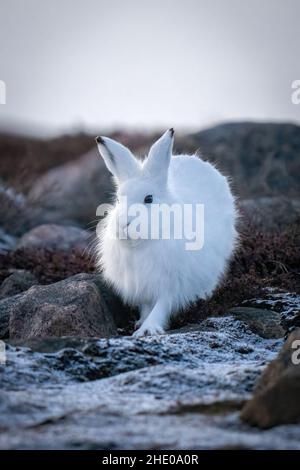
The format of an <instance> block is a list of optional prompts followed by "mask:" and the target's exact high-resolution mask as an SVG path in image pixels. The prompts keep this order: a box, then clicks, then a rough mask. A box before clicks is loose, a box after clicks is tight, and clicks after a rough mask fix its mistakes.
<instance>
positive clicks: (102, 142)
mask: <svg viewBox="0 0 300 470" xmlns="http://www.w3.org/2000/svg"><path fill="white" fill-rule="evenodd" d="M95 141H96V142H97V144H102V145H104V140H103V139H102V137H100V136H98V137H96V138H95Z"/></svg>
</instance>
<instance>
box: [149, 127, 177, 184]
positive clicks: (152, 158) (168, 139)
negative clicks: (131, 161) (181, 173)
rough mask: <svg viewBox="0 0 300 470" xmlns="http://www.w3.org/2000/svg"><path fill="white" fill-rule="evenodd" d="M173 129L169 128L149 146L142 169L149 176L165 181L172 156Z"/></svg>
mask: <svg viewBox="0 0 300 470" xmlns="http://www.w3.org/2000/svg"><path fill="white" fill-rule="evenodd" d="M173 136H174V129H169V130H167V132H165V133H164V134H163V135H162V136H161V138H160V139H158V140H157V141H156V142H155V143H154V144H153V145H152V147H151V149H150V152H149V155H148V158H147V160H146V162H145V164H144V169H145V170H146V171H147V173H149V174H150V175H151V176H154V177H159V178H161V179H162V181H163V182H165V181H167V177H168V169H169V165H170V160H171V156H172V149H173V140H174V139H173Z"/></svg>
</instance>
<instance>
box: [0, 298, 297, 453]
mask: <svg viewBox="0 0 300 470" xmlns="http://www.w3.org/2000/svg"><path fill="white" fill-rule="evenodd" d="M295 301H298V299H295ZM290 307H291V305H290ZM282 312H283V310H282ZM282 343H283V339H264V338H262V337H260V336H258V335H256V334H254V333H252V332H251V331H250V329H249V327H248V326H247V325H246V324H244V323H242V322H240V321H238V320H236V319H235V318H234V317H233V316H227V317H219V318H209V319H207V320H204V321H203V322H202V323H201V324H200V325H192V326H190V327H187V328H184V329H182V330H180V331H177V332H174V333H171V334H166V335H164V336H161V337H156V338H145V339H142V340H136V339H132V338H129V337H123V338H122V337H120V338H112V339H110V340H79V339H75V340H74V339H68V338H67V339H61V340H53V341H51V340H50V341H48V343H47V342H45V341H44V340H40V341H39V340H37V341H36V342H35V343H34V346H33V349H34V351H33V350H30V349H28V348H23V347H22V348H19V347H17V348H16V347H12V346H8V350H7V363H6V365H5V366H2V367H1V369H0V373H1V382H0V389H1V390H0V430H1V434H0V447H1V448H82V449H84V448H98V449H115V448H121V449H122V448H123V449H130V448H135V449H137V448H143V449H145V448H146V449H151V448H164V449H176V448H177V449H178V448H198V449H212V448H213V449H215V448H251V449H253V448H255V449H300V426H297V425H288V426H279V427H276V428H274V429H270V430H267V431H261V430H258V429H256V428H251V427H249V426H248V425H246V424H244V423H242V422H241V421H240V419H239V410H240V408H241V406H242V405H243V403H244V402H245V401H246V400H247V399H248V398H249V397H250V395H251V392H252V390H253V386H254V383H255V381H256V379H257V378H258V376H259V375H260V373H261V371H262V369H263V368H264V367H265V366H266V364H268V363H269V362H270V361H271V360H272V359H273V358H274V357H276V355H277V352H278V350H279V349H280V347H281V345H282ZM45 349H46V350H48V351H51V352H48V353H41V352H38V351H39V350H45Z"/></svg>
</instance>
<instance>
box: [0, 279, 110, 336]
mask: <svg viewBox="0 0 300 470" xmlns="http://www.w3.org/2000/svg"><path fill="white" fill-rule="evenodd" d="M99 282H100V281H98V278H97V276H93V275H88V274H78V275H76V276H73V277H70V278H68V279H65V280H63V281H60V282H57V283H54V284H50V285H46V286H40V285H39V286H33V287H31V288H30V289H29V290H27V291H26V292H24V293H22V294H19V295H16V296H14V297H9V298H7V299H4V300H2V301H1V302H0V318H1V317H7V315H8V316H9V336H10V338H16V339H17V338H23V339H27V338H33V337H47V336H66V335H76V336H79V337H88V336H97V337H107V336H112V335H114V334H117V330H116V326H115V322H114V319H113V317H112V315H111V313H110V311H109V308H108V306H107V304H106V302H105V299H104V296H103V295H102V294H101V290H100V288H99ZM3 336H4V335H3V334H2V337H3Z"/></svg>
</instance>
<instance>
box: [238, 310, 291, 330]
mask: <svg viewBox="0 0 300 470" xmlns="http://www.w3.org/2000/svg"><path fill="white" fill-rule="evenodd" d="M229 313H231V315H233V316H234V317H235V318H237V319H238V320H240V321H242V322H244V323H246V324H247V325H248V326H249V328H250V330H251V331H253V333H256V334H258V335H259V336H261V337H262V338H283V336H284V334H285V330H284V328H283V327H282V325H281V315H280V314H279V313H278V312H274V311H272V310H266V309H263V308H254V307H234V308H231V309H230V310H229Z"/></svg>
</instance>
